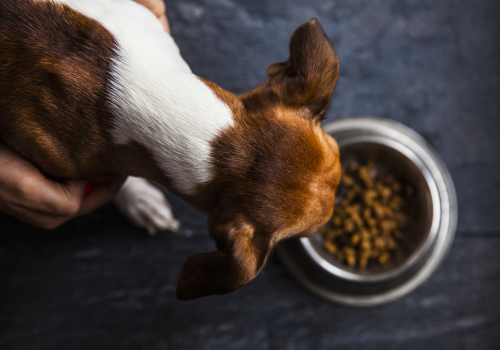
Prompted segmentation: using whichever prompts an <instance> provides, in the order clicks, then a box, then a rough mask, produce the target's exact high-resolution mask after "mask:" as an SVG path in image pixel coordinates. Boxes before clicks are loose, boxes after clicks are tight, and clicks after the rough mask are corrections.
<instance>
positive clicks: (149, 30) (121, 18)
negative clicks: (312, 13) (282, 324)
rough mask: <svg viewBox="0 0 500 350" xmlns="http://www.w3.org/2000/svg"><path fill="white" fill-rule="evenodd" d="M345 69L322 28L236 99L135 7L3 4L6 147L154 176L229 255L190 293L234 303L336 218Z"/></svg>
mask: <svg viewBox="0 0 500 350" xmlns="http://www.w3.org/2000/svg"><path fill="white" fill-rule="evenodd" d="M338 67H339V64H338V58H337V55H336V53H335V50H334V48H333V45H332V44H331V42H330V41H329V39H328V37H327V36H326V34H325V33H324V31H323V29H322V28H321V26H320V24H319V22H318V21H317V20H316V19H313V20H311V21H310V22H308V23H305V24H303V25H302V26H300V27H299V28H298V29H297V30H296V31H295V32H294V33H293V35H292V38H291V40H290V58H289V59H288V60H287V61H286V62H283V63H274V64H272V65H271V66H270V67H269V68H268V70H267V75H268V81H267V82H266V83H265V84H263V85H260V86H258V87H256V88H255V89H253V90H252V91H250V92H248V93H244V94H242V95H240V96H236V95H234V94H232V93H230V92H228V91H226V90H224V89H222V88H221V87H219V86H217V85H216V84H214V83H212V82H209V81H206V80H203V79H202V78H199V77H197V76H195V75H194V74H193V73H192V72H191V70H190V68H189V66H188V65H187V64H186V63H185V62H184V60H183V59H182V57H181V56H180V54H179V49H178V47H177V46H176V44H175V43H174V41H173V39H172V37H171V36H170V35H168V34H167V33H165V32H164V31H163V28H162V26H161V24H160V23H159V22H158V21H156V19H155V18H154V15H153V14H152V13H150V12H149V11H148V10H147V9H145V8H144V7H142V6H141V5H138V4H136V3H134V2H132V1H130V0H0V139H1V140H3V142H5V143H6V144H7V145H9V146H10V147H11V148H12V149H14V150H15V151H17V152H18V153H19V154H21V155H23V156H24V157H26V158H27V159H29V160H31V161H32V162H33V163H35V164H36V165H37V166H38V167H39V168H40V169H42V170H43V171H44V172H45V173H46V174H48V175H50V176H54V177H57V178H68V179H89V180H92V181H95V182H102V181H106V180H108V179H111V178H114V177H116V176H117V175H131V176H135V177H143V178H147V179H150V180H153V181H156V182H158V183H160V184H162V185H164V186H165V187H167V188H168V189H169V190H170V191H171V192H173V193H174V194H176V195H178V196H179V197H181V198H183V199H184V200H186V201H187V202H189V203H190V204H192V205H193V206H194V207H196V208H197V209H198V210H201V211H204V212H208V213H209V214H210V216H209V220H208V229H209V231H210V234H211V236H212V237H213V239H214V240H215V242H216V244H217V251H215V252H211V253H203V254H198V255H194V256H192V257H190V258H189V259H188V260H187V261H186V263H185V264H184V266H183V268H182V271H181V274H180V277H179V284H178V287H177V293H176V295H177V298H179V299H181V300H189V299H194V298H199V297H202V296H207V295H212V294H224V293H228V292H232V291H234V290H236V289H238V288H239V287H241V286H243V285H244V284H246V283H248V282H249V281H251V280H252V279H253V278H254V277H255V276H256V275H257V274H258V273H259V271H260V270H261V269H262V267H263V265H264V263H265V261H266V259H267V256H268V254H269V252H270V250H271V249H272V247H273V245H274V244H275V243H276V242H277V241H279V240H281V239H284V238H288V237H292V236H308V235H311V234H313V233H314V232H315V231H316V230H317V229H318V227H319V226H320V225H322V224H323V223H325V222H326V221H327V220H328V218H329V217H330V216H331V215H332V212H333V203H334V198H335V190H336V188H337V185H338V183H339V180H340V162H339V149H338V146H337V144H336V142H335V140H334V139H333V138H331V137H330V136H329V135H328V134H326V133H325V132H324V131H323V130H322V129H321V125H320V123H321V119H322V116H323V115H324V113H325V111H326V109H327V107H328V105H329V102H330V97H331V95H332V93H333V90H334V87H335V83H336V80H337V75H338ZM131 181H135V180H131ZM146 186H147V185H146ZM139 192H140V191H139Z"/></svg>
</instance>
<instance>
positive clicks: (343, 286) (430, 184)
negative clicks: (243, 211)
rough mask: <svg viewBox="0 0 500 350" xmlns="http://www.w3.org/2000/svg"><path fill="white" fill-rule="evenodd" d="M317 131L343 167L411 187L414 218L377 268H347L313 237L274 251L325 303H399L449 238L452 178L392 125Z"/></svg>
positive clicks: (413, 136)
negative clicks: (334, 147)
mask: <svg viewBox="0 0 500 350" xmlns="http://www.w3.org/2000/svg"><path fill="white" fill-rule="evenodd" d="M323 129H324V130H325V131H326V132H327V133H329V134H330V135H332V136H333V137H334V138H335V139H336V140H337V142H338V144H339V147H340V152H341V158H342V162H346V161H347V162H348V161H349V160H356V161H358V162H361V163H365V162H367V161H371V162H373V163H375V165H376V166H377V167H378V168H380V169H386V170H390V171H391V172H393V173H395V174H396V176H397V177H398V178H401V179H403V180H404V181H405V182H408V183H411V184H412V185H413V187H414V188H416V191H415V193H416V195H415V198H414V203H413V205H414V206H415V208H417V211H416V215H415V217H414V218H413V221H411V222H410V224H409V225H408V226H409V228H408V230H407V232H405V237H407V238H406V240H405V241H403V244H402V246H403V249H400V250H398V252H397V253H396V255H395V256H394V257H393V258H392V259H391V261H390V263H388V264H386V265H383V266H378V265H376V264H372V265H370V266H368V267H367V268H366V269H360V268H357V267H348V266H345V265H344V264H342V263H340V262H339V261H338V260H336V259H335V258H334V257H333V256H332V255H331V254H329V253H328V252H326V251H325V249H324V248H323V247H322V243H323V238H322V237H321V236H320V235H319V234H315V235H313V236H311V237H308V238H302V239H295V240H294V239H291V240H287V241H283V242H281V243H280V244H278V246H277V248H276V251H277V254H278V256H279V257H280V259H281V261H282V262H283V265H284V266H285V268H286V269H287V270H288V272H289V273H290V274H291V275H292V276H293V277H294V278H295V279H296V280H297V281H298V282H299V283H300V284H301V285H303V286H304V287H305V288H306V289H308V290H310V291H311V292H313V293H314V294H317V295H319V296H321V297H323V298H325V299H327V300H329V301H333V302H337V303H341V304H344V305H350V306H372V305H378V304H382V303H387V302H389V301H392V300H395V299H397V298H400V297H402V296H404V295H406V294H408V293H409V292H411V291H412V290H414V289H415V288H417V287H418V286H419V285H421V284H422V283H423V282H424V281H425V280H426V279H427V278H429V276H430V275H431V274H432V273H433V272H434V271H435V270H436V268H437V267H438V265H439V263H440V262H441V261H442V260H443V258H444V256H445V255H446V253H447V251H448V249H449V247H450V245H451V242H452V241H453V237H454V235H455V229H456V222H457V200H456V194H455V188H454V186H453V181H452V179H451V176H450V174H449V172H448V170H447V169H446V166H445V165H444V163H443V162H442V160H441V159H440V158H439V156H438V155H437V153H436V152H435V151H434V150H433V149H432V148H431V147H430V145H429V144H428V143H427V142H426V141H425V140H424V139H423V138H422V137H421V136H420V135H418V134H417V133H415V132H414V131H413V130H411V129H409V128H407V127H406V126H404V125H402V124H399V123H397V122H394V121H390V120H386V119H381V118H374V117H363V118H348V119H341V120H337V121H334V122H330V123H327V124H325V125H324V126H323Z"/></svg>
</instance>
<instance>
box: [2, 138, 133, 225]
mask: <svg viewBox="0 0 500 350" xmlns="http://www.w3.org/2000/svg"><path fill="white" fill-rule="evenodd" d="M125 179H126V177H121V178H117V179H115V180H112V181H109V182H107V183H103V184H96V185H95V186H94V187H93V189H92V191H90V193H88V195H85V193H84V192H85V187H86V185H87V184H88V183H89V182H88V181H86V180H71V181H64V182H56V181H52V180H49V179H47V178H46V177H45V176H44V175H43V174H42V173H41V172H40V171H39V170H38V169H37V168H36V167H35V166H34V165H33V164H31V163H30V162H29V161H28V160H26V159H24V158H23V157H21V156H19V155H18V154H17V153H14V152H13V151H12V150H10V149H9V148H8V147H6V146H5V145H4V144H2V143H0V211H2V212H5V213H7V214H10V215H12V216H14V217H16V218H18V219H19V220H21V221H24V222H26V223H28V224H30V225H32V226H35V227H40V228H44V229H54V228H56V227H59V226H60V225H62V224H63V223H65V222H66V221H68V220H71V219H73V218H75V217H77V216H80V215H83V214H86V213H89V212H91V211H93V210H95V209H97V208H98V207H100V206H101V205H103V204H104V203H106V202H108V201H110V200H111V199H113V197H114V196H115V194H116V193H117V192H118V190H119V189H120V187H121V185H122V184H123V182H124V181H125Z"/></svg>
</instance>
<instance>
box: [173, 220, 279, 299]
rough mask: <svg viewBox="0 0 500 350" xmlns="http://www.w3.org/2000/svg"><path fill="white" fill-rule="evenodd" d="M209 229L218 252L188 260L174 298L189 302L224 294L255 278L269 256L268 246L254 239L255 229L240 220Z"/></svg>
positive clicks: (212, 225) (199, 255) (210, 221)
mask: <svg viewBox="0 0 500 350" xmlns="http://www.w3.org/2000/svg"><path fill="white" fill-rule="evenodd" d="M214 221H216V220H214V219H213V218H212V216H211V218H210V219H209V229H210V234H211V236H212V237H213V238H214V239H215V243H216V245H217V251H215V252H210V253H202V254H196V255H193V256H191V257H190V258H188V259H187V260H186V262H185V263H184V266H182V270H181V273H180V276H179V283H178V285H177V291H176V297H177V299H179V300H191V299H196V298H201V297H204V296H208V295H214V294H226V293H230V292H233V291H235V290H236V289H238V288H240V287H242V286H243V285H245V284H247V283H248V282H250V281H251V280H253V279H254V278H255V276H257V274H258V273H259V271H260V270H261V269H262V267H263V266H264V263H265V261H266V259H267V256H268V254H269V250H270V245H269V242H264V241H261V240H259V239H258V238H257V239H256V238H255V237H254V233H255V232H254V228H253V227H252V226H251V225H249V224H248V223H246V222H244V221H242V220H235V221H232V222H231V223H229V224H219V223H214Z"/></svg>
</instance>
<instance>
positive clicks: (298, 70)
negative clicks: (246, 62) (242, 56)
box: [267, 18, 339, 118]
mask: <svg viewBox="0 0 500 350" xmlns="http://www.w3.org/2000/svg"><path fill="white" fill-rule="evenodd" d="M338 72H339V60H338V57H337V53H336V52H335V49H334V47H333V45H332V43H331V42H330V40H329V39H328V37H327V35H326V33H325V31H324V30H323V28H322V27H321V24H320V23H319V21H318V20H317V19H316V18H313V19H312V20H311V21H310V22H307V23H305V24H303V25H301V26H300V27H299V28H298V29H297V30H295V32H294V33H293V35H292V37H291V39H290V58H289V59H288V60H287V61H286V62H281V63H274V64H272V65H271V66H269V68H268V69H267V76H268V78H269V79H268V82H267V85H268V86H269V87H271V88H272V89H273V90H274V92H275V93H276V94H277V95H278V97H279V98H280V100H281V102H282V103H284V104H285V105H287V106H289V107H292V108H295V109H297V110H299V112H300V114H301V115H302V116H303V117H305V118H321V117H322V115H323V114H324V113H325V111H326V109H327V108H328V105H329V103H330V98H331V96H332V93H333V90H334V89H335V84H336V82H337V76H338Z"/></svg>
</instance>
